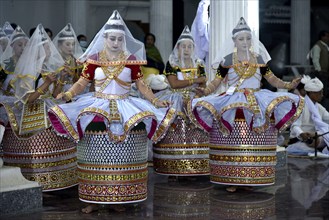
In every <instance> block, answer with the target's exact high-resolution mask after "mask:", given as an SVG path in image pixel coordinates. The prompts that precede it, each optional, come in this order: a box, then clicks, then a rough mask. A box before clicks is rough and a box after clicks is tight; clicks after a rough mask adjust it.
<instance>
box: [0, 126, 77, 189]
mask: <svg viewBox="0 0 329 220" xmlns="http://www.w3.org/2000/svg"><path fill="white" fill-rule="evenodd" d="M3 154H4V155H3V160H4V164H5V165H7V166H15V167H20V168H21V171H22V174H23V176H24V177H25V178H26V179H28V180H31V181H36V182H38V183H39V184H40V185H41V186H42V189H43V191H53V190H60V189H64V188H68V187H71V186H74V185H77V183H78V181H77V173H76V171H77V157H76V144H75V143H74V142H72V141H71V140H68V139H66V138H63V137H59V136H57V135H56V134H55V132H53V131H52V130H51V129H46V130H44V131H41V132H40V133H38V134H36V135H34V136H32V137H29V138H28V139H20V138H18V137H17V136H16V135H15V134H14V132H13V130H12V129H11V128H10V127H7V128H6V131H5V135H4V138H3Z"/></svg>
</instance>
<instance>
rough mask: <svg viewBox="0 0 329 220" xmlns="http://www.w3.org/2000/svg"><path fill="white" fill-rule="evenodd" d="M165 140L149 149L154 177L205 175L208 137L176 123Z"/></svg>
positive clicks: (196, 129)
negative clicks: (162, 175) (151, 155)
mask: <svg viewBox="0 0 329 220" xmlns="http://www.w3.org/2000/svg"><path fill="white" fill-rule="evenodd" d="M171 126H172V128H170V129H169V130H168V132H167V134H166V135H165V137H164V138H163V139H162V140H161V141H160V142H159V143H157V144H154V146H153V163H154V170H155V172H156V173H159V174H164V175H177V176H191V175H193V176H195V175H209V172H210V170H209V147H208V134H206V133H205V132H203V131H202V130H201V129H199V128H197V127H195V126H194V125H193V124H192V123H187V122H186V121H185V120H183V119H180V118H178V119H176V121H175V122H174V123H173V124H172V125H171Z"/></svg>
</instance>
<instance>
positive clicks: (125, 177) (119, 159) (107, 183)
mask: <svg viewBox="0 0 329 220" xmlns="http://www.w3.org/2000/svg"><path fill="white" fill-rule="evenodd" d="M78 175H79V198H80V200H82V201H84V202H90V203H100V204H122V203H132V202H140V201H144V200H145V199H146V198H147V176H148V171H147V134H146V130H145V129H139V130H132V131H130V133H129V134H128V136H127V138H126V140H125V141H124V142H120V143H114V142H111V141H110V139H109V136H108V133H107V132H106V131H104V132H102V131H100V132H97V133H95V132H92V131H86V132H85V134H84V137H83V138H82V139H81V141H80V142H79V144H78Z"/></svg>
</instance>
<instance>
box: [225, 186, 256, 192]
mask: <svg viewBox="0 0 329 220" xmlns="http://www.w3.org/2000/svg"><path fill="white" fill-rule="evenodd" d="M238 189H241V190H244V191H248V192H250V191H253V188H252V186H229V187H227V188H226V191H227V192H231V193H233V192H236V191H237V190H238Z"/></svg>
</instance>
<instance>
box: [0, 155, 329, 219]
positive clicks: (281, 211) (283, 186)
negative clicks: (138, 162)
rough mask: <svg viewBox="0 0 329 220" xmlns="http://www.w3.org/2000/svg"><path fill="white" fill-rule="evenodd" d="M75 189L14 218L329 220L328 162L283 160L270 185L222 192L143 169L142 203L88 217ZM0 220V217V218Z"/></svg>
mask: <svg viewBox="0 0 329 220" xmlns="http://www.w3.org/2000/svg"><path fill="white" fill-rule="evenodd" d="M84 206H85V203H83V202H80V201H79V199H78V194H77V187H73V188H70V189H66V190H62V191H56V192H51V193H44V194H43V209H42V210H41V211H38V212H35V213H31V214H28V215H27V214H26V215H21V216H11V217H6V218H5V219H6V220H10V219H14V220H21V219H33V220H35V219H44V220H48V219H49V220H50V219H65V220H71V219H175V220H177V219H189V220H194V219H200V220H201V219H202V220H203V219H250V220H253V219H279V220H281V219H310V220H320V219H324V220H325V219H327V220H329V160H328V159H317V160H314V159H305V158H290V157H289V158H288V164H287V167H286V168H282V169H280V170H278V171H277V180H276V183H275V185H273V186H267V187H255V188H254V189H253V191H243V190H238V191H236V192H235V193H228V192H226V190H225V187H224V186H220V185H214V184H211V183H210V182H209V178H208V177H200V178H193V179H188V180H186V179H185V180H179V181H178V182H168V178H167V177H166V176H161V175H158V174H155V173H154V172H153V169H152V167H150V168H149V194H148V199H147V200H146V201H144V202H141V203H138V204H129V205H125V207H126V211H125V212H116V211H114V210H112V209H109V207H108V206H103V207H100V210H99V211H97V212H93V213H91V214H83V213H82V212H81V211H80V210H81V208H83V207H84ZM0 218H1V217H0Z"/></svg>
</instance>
